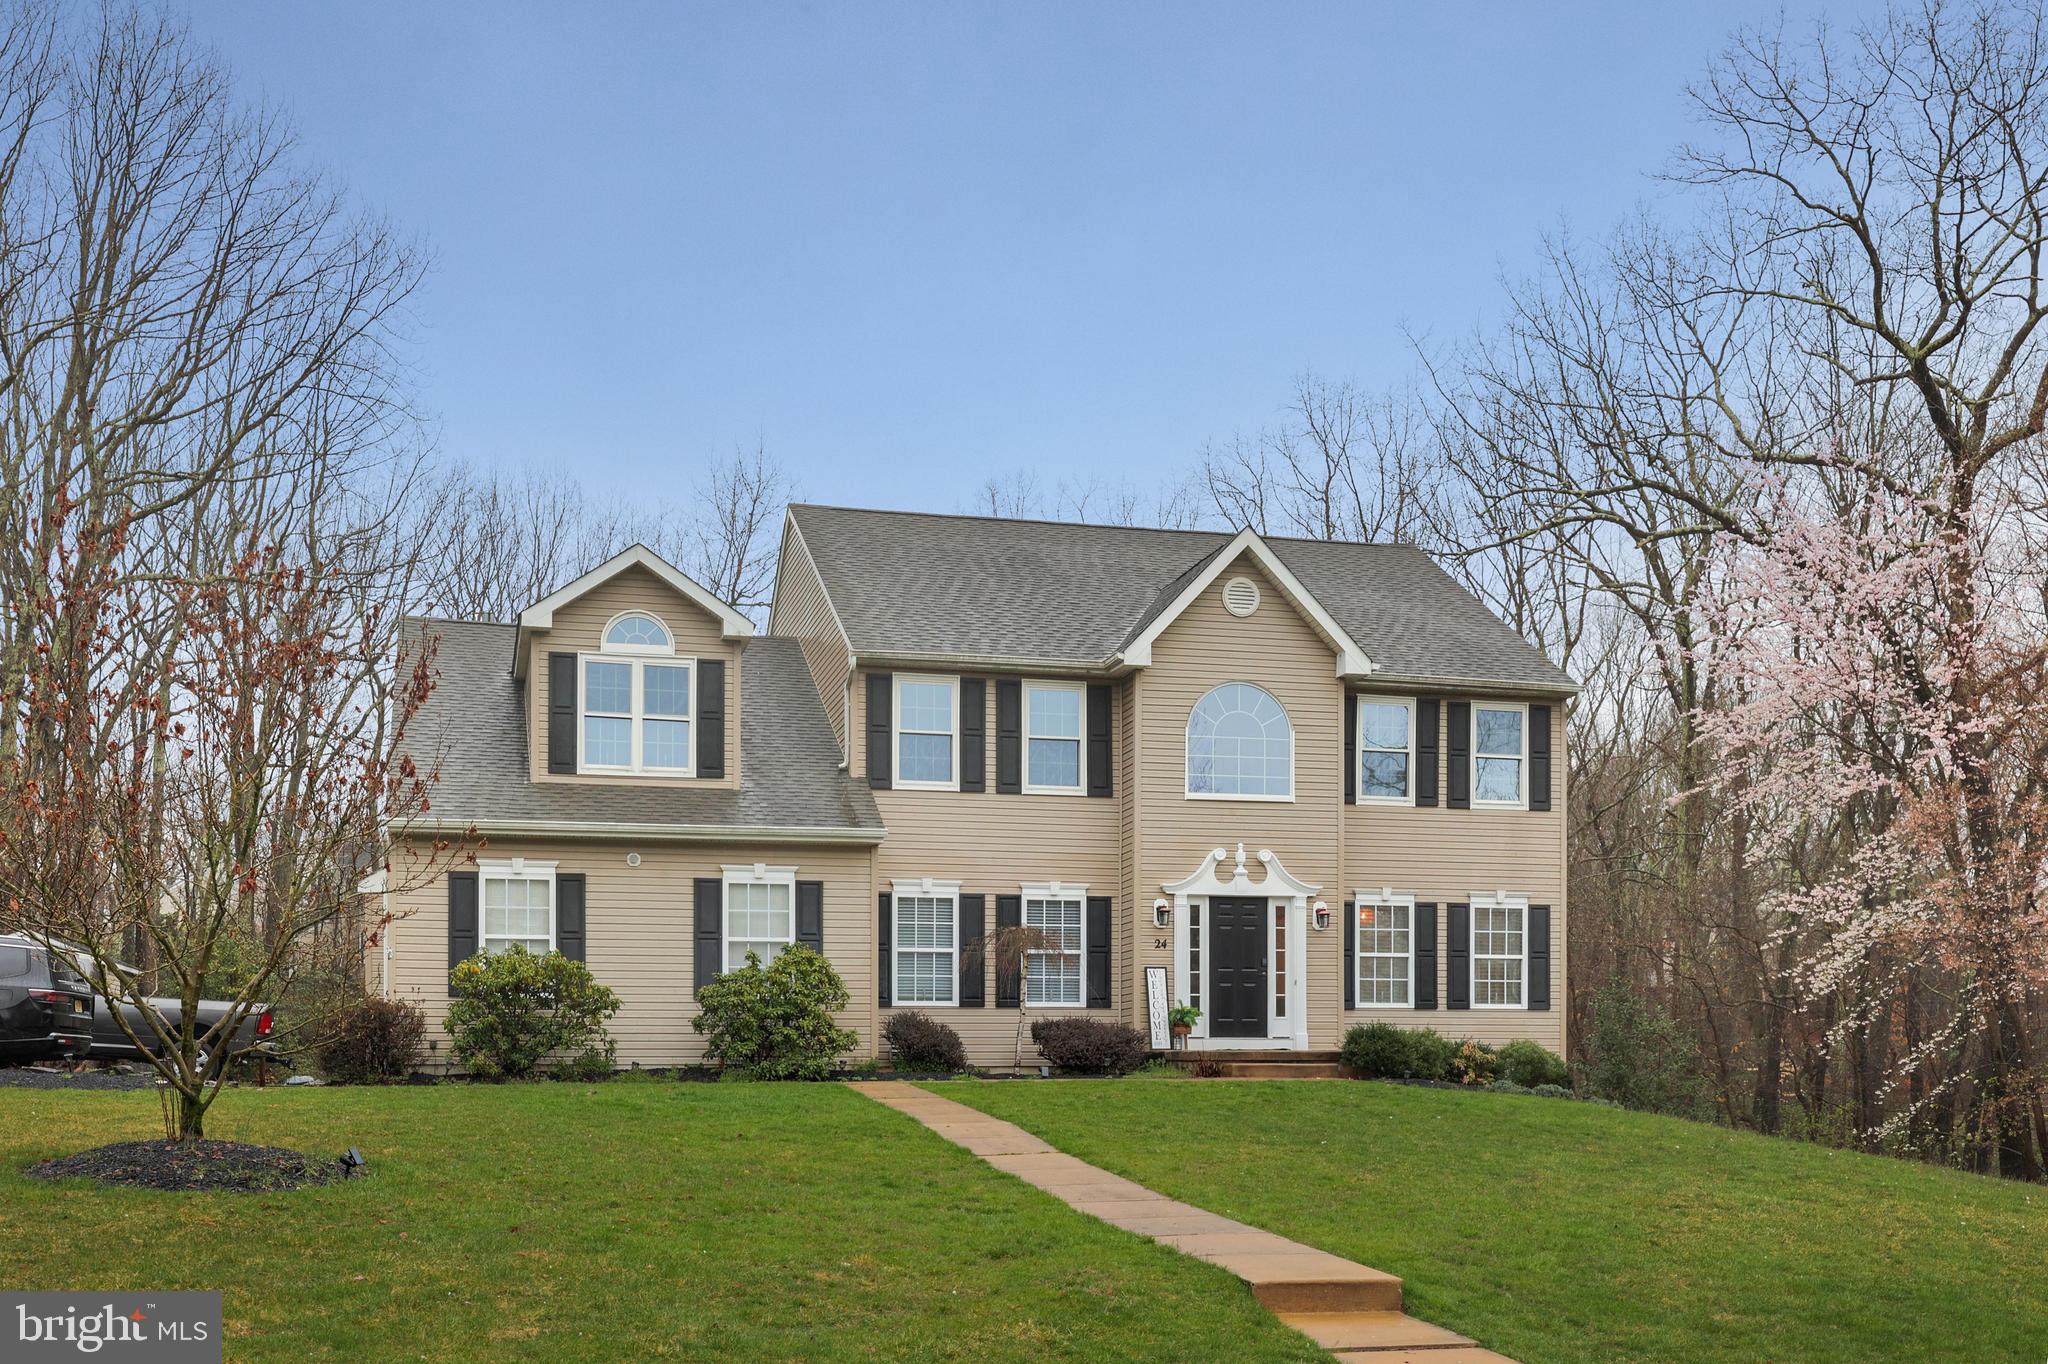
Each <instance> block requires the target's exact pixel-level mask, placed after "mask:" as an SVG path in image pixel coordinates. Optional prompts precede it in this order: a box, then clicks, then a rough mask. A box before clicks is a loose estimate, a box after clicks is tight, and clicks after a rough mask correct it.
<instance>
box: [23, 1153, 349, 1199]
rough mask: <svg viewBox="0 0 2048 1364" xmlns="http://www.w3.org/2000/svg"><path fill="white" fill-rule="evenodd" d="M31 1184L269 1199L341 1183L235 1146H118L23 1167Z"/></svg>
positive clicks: (305, 1165) (285, 1159)
mask: <svg viewBox="0 0 2048 1364" xmlns="http://www.w3.org/2000/svg"><path fill="white" fill-rule="evenodd" d="M26 1173H27V1174H28V1175H29V1176H30V1177H32V1178H35V1179H76V1178H80V1177H83V1178H86V1179H91V1180H94V1181H96V1182H98V1183H101V1184H112V1185H124V1186H127V1187H130V1188H137V1189H176V1190H205V1191H217V1192H225V1193H275V1192H278V1191H280V1190H285V1189H299V1188H304V1187H306V1186H307V1185H310V1184H333V1183H336V1182H338V1181H339V1180H340V1179H341V1178H342V1169H341V1165H340V1163H339V1162H337V1161H334V1160H331V1159H330V1160H320V1159H317V1158H315V1157H313V1156H309V1155H307V1154H305V1153H304V1152H303V1151H293V1150H288V1149H287V1148H285V1147H282V1146H252V1145H250V1144H248V1143H247V1142H240V1141H189V1142H176V1141H120V1142H115V1143H114V1144H113V1145H112V1146H96V1147H94V1148H93V1149H92V1150H90V1151H80V1152H79V1153H78V1154H77V1155H75V1156H64V1157H62V1158H60V1159H57V1160H46V1161H44V1162H43V1163H42V1164H40V1165H31V1166H29V1168H28V1170H27V1171H26Z"/></svg>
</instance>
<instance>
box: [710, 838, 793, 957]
mask: <svg viewBox="0 0 2048 1364" xmlns="http://www.w3.org/2000/svg"><path fill="white" fill-rule="evenodd" d="M718 871H719V887H718V970H719V973H720V974H723V973H724V972H725V971H727V970H728V969H729V968H728V967H727V966H726V964H725V959H726V956H727V951H726V949H727V946H728V944H729V943H730V942H731V940H732V933H731V928H732V888H733V887H734V886H788V887H789V936H788V937H787V938H782V939H779V940H778V939H770V940H768V941H780V942H781V943H782V945H783V946H784V947H788V946H790V945H792V944H793V943H795V942H796V868H795V867H771V866H768V865H766V864H765V863H761V862H756V863H754V864H752V865H751V866H738V867H735V866H721V867H720V868H719V869H718ZM747 941H748V942H760V941H763V940H762V939H759V938H749V939H747ZM762 965H763V966H765V965H767V963H766V962H763V963H762Z"/></svg>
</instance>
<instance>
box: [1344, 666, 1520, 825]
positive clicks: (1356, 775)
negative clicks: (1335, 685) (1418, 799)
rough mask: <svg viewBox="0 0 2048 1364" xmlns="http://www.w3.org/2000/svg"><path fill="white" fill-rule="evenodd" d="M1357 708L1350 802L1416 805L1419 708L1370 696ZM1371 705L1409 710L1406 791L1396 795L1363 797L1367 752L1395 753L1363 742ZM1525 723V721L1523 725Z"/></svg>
mask: <svg viewBox="0 0 2048 1364" xmlns="http://www.w3.org/2000/svg"><path fill="white" fill-rule="evenodd" d="M1356 704H1357V706H1358V751H1357V752H1356V753H1354V754H1352V755H1351V760H1352V762H1353V763H1354V764H1356V767H1355V769H1354V770H1353V772H1352V774H1351V782H1352V795H1353V799H1354V800H1356V801H1357V803H1358V804H1360V805H1413V804H1414V803H1415V726H1416V724H1417V716H1418V714H1419V713H1420V710H1421V708H1420V707H1419V706H1418V705H1416V702H1415V698H1414V697H1412V696H1373V695H1367V694H1364V693H1361V694H1360V695H1359V696H1358V698H1357V702H1356ZM1368 705H1373V706H1406V707H1407V708H1408V790H1407V792H1406V793H1405V794H1403V795H1399V796H1368V795H1367V794H1365V755H1366V754H1368V753H1394V752H1398V751H1399V750H1397V749H1392V748H1371V747H1368V746H1367V745H1366V742H1365V708H1366V707H1367V706H1368ZM1525 724H1526V722H1525Z"/></svg>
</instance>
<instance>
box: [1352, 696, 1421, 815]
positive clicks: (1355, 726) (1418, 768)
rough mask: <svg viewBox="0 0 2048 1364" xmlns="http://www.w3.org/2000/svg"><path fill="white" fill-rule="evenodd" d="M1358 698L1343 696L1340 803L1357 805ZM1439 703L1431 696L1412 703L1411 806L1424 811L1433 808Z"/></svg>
mask: <svg viewBox="0 0 2048 1364" xmlns="http://www.w3.org/2000/svg"><path fill="white" fill-rule="evenodd" d="M1359 700H1360V696H1359V694H1358V693H1355V692H1347V693H1345V696H1344V803H1345V804H1346V805H1356V804H1357V803H1358V704H1359ZM1441 714H1442V703H1441V702H1439V701H1438V700H1437V698H1436V697H1434V696H1425V697H1419V698H1417V700H1416V702H1415V772H1414V774H1413V775H1414V778H1415V803H1416V804H1417V805H1418V806H1422V807H1425V808H1434V807H1435V805H1436V773H1437V767H1438V763H1437V752H1438V750H1437V726H1438V720H1439V717H1440V716H1441Z"/></svg>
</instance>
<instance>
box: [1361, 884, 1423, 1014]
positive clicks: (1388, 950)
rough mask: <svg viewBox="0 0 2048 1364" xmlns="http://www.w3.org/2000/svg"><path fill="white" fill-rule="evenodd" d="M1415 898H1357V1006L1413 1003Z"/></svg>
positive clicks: (1366, 1007)
mask: <svg viewBox="0 0 2048 1364" xmlns="http://www.w3.org/2000/svg"><path fill="white" fill-rule="evenodd" d="M1414 925H1415V901H1414V900H1413V899H1412V898H1410V897H1408V896H1398V897H1392V896H1368V895H1361V896H1360V897H1359V898H1358V925H1357V932H1358V1007H1359V1008H1361V1009H1369V1008H1372V1007H1374V1006H1375V1005H1394V1006H1396V1007H1401V1008H1406V1007H1407V1006H1408V1005H1410V1004H1412V1003H1414V997H1413V995H1412V994H1411V987H1412V984H1413V981H1414V961H1415V942H1414Z"/></svg>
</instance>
